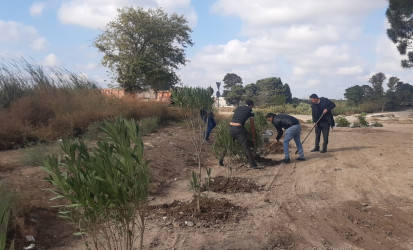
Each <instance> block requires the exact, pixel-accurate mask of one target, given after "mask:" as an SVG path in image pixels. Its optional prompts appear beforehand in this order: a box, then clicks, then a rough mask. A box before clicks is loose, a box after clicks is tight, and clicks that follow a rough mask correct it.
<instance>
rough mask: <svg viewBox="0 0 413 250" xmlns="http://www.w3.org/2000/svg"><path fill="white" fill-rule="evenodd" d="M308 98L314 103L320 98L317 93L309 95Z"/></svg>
mask: <svg viewBox="0 0 413 250" xmlns="http://www.w3.org/2000/svg"><path fill="white" fill-rule="evenodd" d="M310 100H311V102H312V103H314V104H318V103H319V101H320V99H319V98H318V95H316V94H312V95H310Z"/></svg>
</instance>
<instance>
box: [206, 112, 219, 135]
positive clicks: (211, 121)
mask: <svg viewBox="0 0 413 250" xmlns="http://www.w3.org/2000/svg"><path fill="white" fill-rule="evenodd" d="M204 122H205V123H206V124H207V130H206V132H205V133H204V137H205V138H204V139H205V140H209V134H211V130H212V129H213V128H215V127H216V126H217V123H216V122H215V119H214V117H212V116H211V117H208V118H207V120H204Z"/></svg>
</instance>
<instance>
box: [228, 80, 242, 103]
mask: <svg viewBox="0 0 413 250" xmlns="http://www.w3.org/2000/svg"><path fill="white" fill-rule="evenodd" d="M244 95H245V89H244V87H243V86H242V85H234V86H232V87H231V90H230V91H228V94H227V96H226V97H225V101H226V102H227V104H230V105H236V106H239V103H240V102H241V101H242V100H243V99H244Z"/></svg>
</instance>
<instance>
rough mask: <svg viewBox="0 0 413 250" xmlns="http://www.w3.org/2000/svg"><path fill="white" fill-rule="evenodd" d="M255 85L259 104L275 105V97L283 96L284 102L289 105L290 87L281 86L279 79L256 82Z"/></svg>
mask: <svg viewBox="0 0 413 250" xmlns="http://www.w3.org/2000/svg"><path fill="white" fill-rule="evenodd" d="M256 85H257V87H258V100H259V104H275V101H276V99H275V97H276V96H277V95H283V96H284V97H285V98H286V102H289V103H291V101H292V95H291V91H290V86H288V84H283V83H282V81H281V78H279V77H269V78H265V79H261V80H258V81H257V83H256Z"/></svg>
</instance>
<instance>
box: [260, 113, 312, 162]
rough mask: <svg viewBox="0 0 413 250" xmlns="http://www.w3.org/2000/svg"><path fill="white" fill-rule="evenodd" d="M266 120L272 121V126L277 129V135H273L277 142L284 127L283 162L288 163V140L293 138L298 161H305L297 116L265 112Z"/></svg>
mask: <svg viewBox="0 0 413 250" xmlns="http://www.w3.org/2000/svg"><path fill="white" fill-rule="evenodd" d="M266 118H267V121H268V122H272V124H273V125H274V127H275V128H276V129H277V136H276V137H275V140H276V142H278V141H279V140H280V138H281V136H282V135H283V129H285V136H284V141H283V147H284V156H285V157H284V162H285V163H290V162H291V160H290V149H289V145H290V141H291V139H294V142H295V145H296V146H297V151H298V153H299V155H300V157H298V158H297V160H299V161H305V157H304V150H303V145H302V144H301V140H300V134H301V124H300V122H299V121H298V119H297V118H295V117H293V116H290V115H286V114H279V115H275V114H274V113H268V114H267V117H266Z"/></svg>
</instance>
